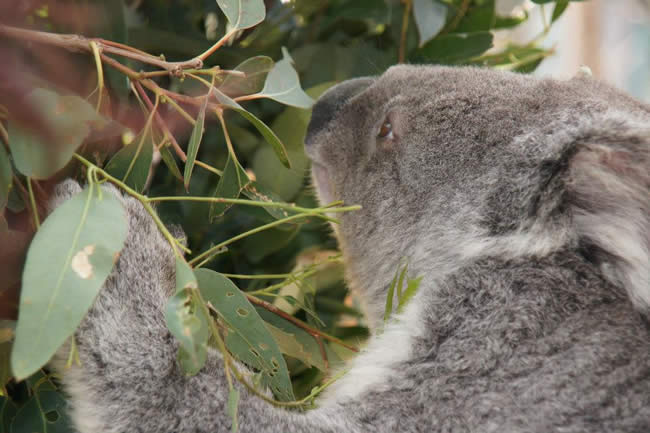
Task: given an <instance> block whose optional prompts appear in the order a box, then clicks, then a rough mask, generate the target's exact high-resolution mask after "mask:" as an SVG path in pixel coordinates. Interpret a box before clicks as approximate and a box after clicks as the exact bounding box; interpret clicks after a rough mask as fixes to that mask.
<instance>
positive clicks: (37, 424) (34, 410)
mask: <svg viewBox="0 0 650 433" xmlns="http://www.w3.org/2000/svg"><path fill="white" fill-rule="evenodd" d="M67 413H68V412H67V403H66V401H65V399H64V398H63V395H62V394H61V393H59V392H57V391H40V392H37V393H35V394H34V395H33V396H32V398H30V399H29V400H28V401H27V403H25V404H24V405H23V406H22V407H21V408H20V409H18V412H16V416H15V417H14V419H13V421H12V422H11V428H10V432H11V433H32V432H43V433H59V432H60V433H64V432H70V431H72V421H71V420H70V418H68V414H67Z"/></svg>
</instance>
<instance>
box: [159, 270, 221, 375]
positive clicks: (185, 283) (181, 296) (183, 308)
mask: <svg viewBox="0 0 650 433" xmlns="http://www.w3.org/2000/svg"><path fill="white" fill-rule="evenodd" d="M176 288H177V292H176V294H175V295H174V296H172V297H171V298H169V300H168V301H167V306H166V307H165V321H166V322H167V327H168V328H169V331H170V332H171V333H172V334H173V335H174V337H176V338H177V339H178V341H179V343H180V347H179V348H178V358H177V359H178V362H179V364H180V366H181V369H182V370H183V371H184V372H185V374H187V375H195V374H196V373H198V372H199V370H201V368H202V367H203V365H204V364H205V361H206V359H207V344H208V338H209V336H210V329H209V326H208V320H209V319H208V318H207V317H206V315H205V312H204V310H203V307H202V306H201V299H200V298H199V297H198V296H197V294H196V292H195V290H196V288H197V282H196V277H195V276H194V273H193V272H192V269H191V268H190V267H189V265H188V264H187V262H185V260H183V259H181V258H178V257H177V258H176Z"/></svg>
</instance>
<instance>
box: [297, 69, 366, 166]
mask: <svg viewBox="0 0 650 433" xmlns="http://www.w3.org/2000/svg"><path fill="white" fill-rule="evenodd" d="M375 80H376V78H374V77H362V78H354V79H352V80H347V81H344V82H342V83H340V84H337V85H336V86H334V87H331V88H330V89H328V90H327V91H326V92H325V93H323V95H322V96H321V97H320V98H318V100H317V101H316V104H315V105H314V107H313V109H312V113H311V120H310V122H309V126H308V127H307V135H306V137H305V151H306V152H307V155H308V156H309V157H310V158H311V159H312V160H316V161H318V160H319V158H318V156H317V154H318V152H319V150H318V149H317V147H319V145H318V143H319V142H321V141H322V140H319V139H318V135H319V133H320V132H321V131H323V130H324V129H325V128H326V127H327V125H328V124H329V123H330V122H331V121H332V120H333V119H334V118H335V117H336V114H337V112H338V111H339V110H340V109H341V107H342V106H343V105H344V104H345V102H346V101H348V100H349V99H350V98H352V97H353V96H355V95H358V94H359V93H361V92H362V91H364V90H365V89H367V88H368V87H369V86H370V85H371V84H372V83H374V82H375Z"/></svg>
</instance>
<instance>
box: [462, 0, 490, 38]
mask: <svg viewBox="0 0 650 433" xmlns="http://www.w3.org/2000/svg"><path fill="white" fill-rule="evenodd" d="M495 23H496V7H495V0H480V1H473V2H472V4H471V5H470V7H469V8H468V9H467V13H466V14H465V15H464V16H463V19H462V20H461V21H460V23H459V24H458V27H456V28H455V29H454V30H453V33H475V32H486V31H488V30H492V28H493V27H494V25H495Z"/></svg>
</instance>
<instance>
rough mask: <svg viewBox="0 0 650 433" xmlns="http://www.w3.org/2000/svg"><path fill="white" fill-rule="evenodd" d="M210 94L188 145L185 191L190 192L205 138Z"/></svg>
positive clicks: (184, 176)
mask: <svg viewBox="0 0 650 433" xmlns="http://www.w3.org/2000/svg"><path fill="white" fill-rule="evenodd" d="M211 89H212V88H211ZM210 93H211V92H208V95H207V96H206V97H205V100H204V101H203V104H202V105H201V109H200V110H199V114H198V116H197V117H196V123H195V124H194V129H192V135H191V136H190V141H189V144H188V145H187V161H185V172H184V173H183V179H184V184H185V190H188V189H189V187H190V178H191V177H192V170H194V161H195V160H196V155H197V154H198V152H199V146H200V145H201V139H202V138H203V130H204V128H203V126H204V124H205V110H206V108H207V107H208V100H209V99H210V98H209V96H210Z"/></svg>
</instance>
